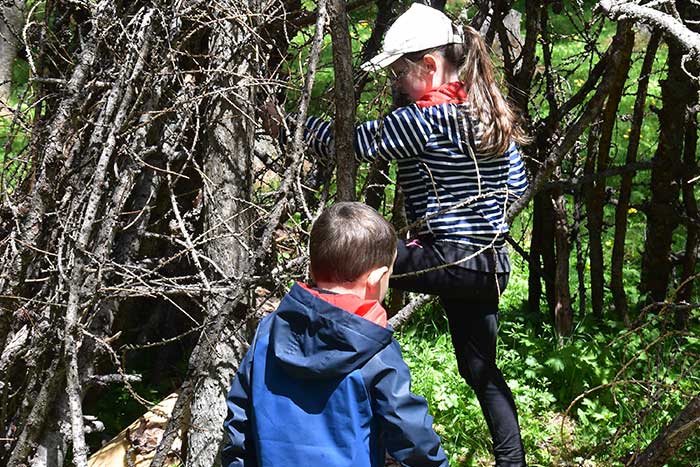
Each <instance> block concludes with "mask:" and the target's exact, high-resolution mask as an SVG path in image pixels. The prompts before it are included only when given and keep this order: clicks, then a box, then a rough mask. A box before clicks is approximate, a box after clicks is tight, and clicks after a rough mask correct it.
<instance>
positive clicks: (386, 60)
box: [360, 52, 403, 71]
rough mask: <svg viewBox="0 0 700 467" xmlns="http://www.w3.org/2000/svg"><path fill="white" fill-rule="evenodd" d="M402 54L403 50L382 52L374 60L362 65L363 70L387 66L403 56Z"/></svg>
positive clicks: (379, 68) (376, 69)
mask: <svg viewBox="0 0 700 467" xmlns="http://www.w3.org/2000/svg"><path fill="white" fill-rule="evenodd" d="M402 55H403V53H402V52H398V53H396V52H394V53H389V52H382V53H380V54H379V55H377V56H375V57H374V58H373V59H372V60H370V61H368V62H365V63H363V64H362V65H360V68H361V69H362V70H363V71H379V70H381V69H382V68H386V67H388V66H389V65H391V64H392V63H394V62H395V61H396V60H398V59H399V58H401V56H402Z"/></svg>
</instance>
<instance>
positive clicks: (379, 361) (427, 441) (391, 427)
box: [368, 339, 449, 467]
mask: <svg viewBox="0 0 700 467" xmlns="http://www.w3.org/2000/svg"><path fill="white" fill-rule="evenodd" d="M368 367H370V368H369V369H368V371H369V372H371V375H370V377H371V378H372V380H371V382H370V386H371V389H370V392H371V397H372V403H373V408H374V413H375V415H376V416H377V417H378V418H379V421H380V424H381V426H382V430H383V432H384V442H385V444H386V449H387V451H388V452H389V454H390V455H391V456H392V457H393V458H394V459H396V460H397V461H399V462H400V463H401V465H403V466H408V467H448V466H449V464H448V462H447V457H446V456H445V451H444V450H443V449H442V446H441V445H440V438H439V437H438V435H437V434H436V433H435V431H434V430H433V417H431V416H430V414H429V413H428V404H427V402H426V400H425V399H424V398H422V397H420V396H417V395H415V394H413V393H412V392H411V375H410V373H409V370H408V366H407V365H406V362H404V361H403V358H402V357H401V349H400V348H399V344H398V342H396V340H394V339H392V342H391V344H389V345H388V346H387V347H386V348H385V349H384V350H382V351H381V352H379V353H378V354H377V355H375V356H374V357H373V358H372V359H371V360H370V362H368Z"/></svg>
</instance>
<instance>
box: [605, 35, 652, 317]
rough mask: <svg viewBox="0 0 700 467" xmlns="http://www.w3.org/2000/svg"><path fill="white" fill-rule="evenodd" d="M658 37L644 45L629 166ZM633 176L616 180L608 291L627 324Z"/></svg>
mask: <svg viewBox="0 0 700 467" xmlns="http://www.w3.org/2000/svg"><path fill="white" fill-rule="evenodd" d="M660 40H661V36H660V35H659V34H658V33H654V34H652V36H651V38H650V39H649V43H648V44H647V51H646V53H645V55H644V62H643V63H642V69H641V71H640V77H639V84H638V86H637V97H636V98H635V102H634V110H633V111H632V122H631V124H630V132H629V139H628V141H629V143H628V145H627V156H626V158H625V164H632V163H634V162H636V161H637V152H638V150H639V140H640V137H641V133H642V123H643V121H644V108H645V103H646V96H647V89H648V87H649V77H650V76H651V72H652V69H653V66H654V59H655V58H656V51H657V50H658V48H659V42H660ZM633 178H634V173H630V174H625V175H623V176H622V180H621V181H620V192H619V194H618V201H617V207H616V209H615V238H614V240H613V250H612V259H611V261H610V289H611V291H612V296H613V302H614V304H615V313H616V315H617V317H618V318H619V319H621V320H622V321H624V323H625V324H629V313H628V308H627V295H626V294H625V288H624V281H623V279H624V278H623V274H622V272H623V266H624V258H625V238H626V237H627V218H628V216H629V202H630V197H631V194H632V179H633Z"/></svg>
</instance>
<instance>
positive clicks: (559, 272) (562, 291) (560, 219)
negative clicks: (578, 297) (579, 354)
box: [552, 190, 574, 339]
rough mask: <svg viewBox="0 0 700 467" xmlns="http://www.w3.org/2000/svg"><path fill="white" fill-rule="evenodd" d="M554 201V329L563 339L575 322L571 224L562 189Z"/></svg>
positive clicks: (556, 193)
mask: <svg viewBox="0 0 700 467" xmlns="http://www.w3.org/2000/svg"><path fill="white" fill-rule="evenodd" d="M552 203H553V205H554V207H553V211H554V225H555V229H554V236H555V240H556V247H557V255H556V267H555V277H554V296H555V298H554V301H555V305H554V329H555V330H556V333H557V335H558V336H559V338H560V339H561V337H564V336H569V335H571V331H572V330H573V323H574V319H573V312H572V310H571V291H570V289H569V257H570V255H571V245H570V243H569V226H568V224H567V217H568V216H567V213H566V204H565V199H564V193H563V192H562V191H561V190H558V191H557V192H555V193H553V197H552Z"/></svg>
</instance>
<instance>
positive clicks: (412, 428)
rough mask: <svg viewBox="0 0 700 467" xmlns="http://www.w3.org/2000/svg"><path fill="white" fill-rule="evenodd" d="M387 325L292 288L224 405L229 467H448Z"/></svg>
mask: <svg viewBox="0 0 700 467" xmlns="http://www.w3.org/2000/svg"><path fill="white" fill-rule="evenodd" d="M392 334H393V331H392V330H391V329H387V328H384V327H382V326H379V325H377V324H374V323H373V322H371V321H368V320H366V319H364V318H362V317H360V316H357V315H355V314H352V313H350V312H348V311H345V310H343V309H341V308H338V307H337V306H335V305H332V304H331V303H328V302H327V301H325V300H323V299H322V298H321V297H319V296H318V295H315V294H314V293H312V292H311V291H309V290H306V289H305V288H303V287H302V286H300V285H299V284H295V285H294V286H293V287H292V289H291V290H290V291H289V293H288V294H287V295H286V296H285V297H284V299H283V300H282V302H281V303H280V306H279V308H278V309H277V311H275V312H274V313H272V314H271V315H269V316H267V317H266V318H265V319H263V321H262V322H261V323H260V325H259V326H258V330H257V332H256V336H255V339H254V341H253V343H252V345H251V347H250V349H249V350H248V353H247V354H246V356H245V357H244V359H243V361H242V362H241V365H240V367H239V369H238V372H237V373H236V376H235V379H234V381H233V385H232V386H231V390H230V391H229V394H228V397H227V400H226V403H227V406H228V415H227V417H226V420H225V422H224V429H225V431H226V434H227V435H228V437H229V442H228V443H227V444H226V446H225V447H224V449H223V453H222V464H223V465H224V466H225V467H257V466H260V467H293V466H304V467H306V466H308V467H379V466H383V465H384V463H385V452H387V451H388V452H389V454H391V456H392V457H394V458H395V459H396V460H398V461H399V462H400V463H401V465H404V466H413V467H446V466H448V463H447V459H446V457H445V453H444V451H443V449H442V447H441V446H440V438H439V437H438V436H437V435H436V434H435V432H434V431H433V428H432V423H433V419H432V417H431V416H430V415H429V414H428V407H427V403H426V401H425V399H423V398H422V397H419V396H416V395H415V394H412V393H411V391H410V382H411V381H410V374H409V370H408V367H407V366H406V363H405V362H404V361H403V359H402V357H401V350H400V348H399V344H398V343H397V342H396V340H395V339H394V338H393V337H392Z"/></svg>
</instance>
